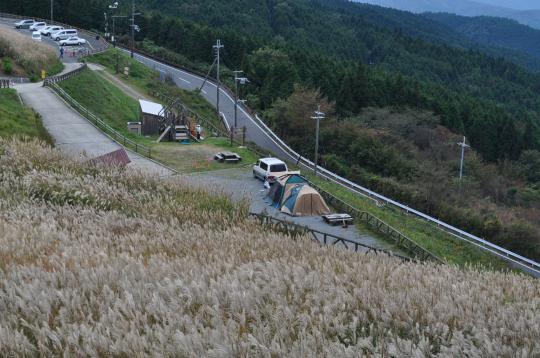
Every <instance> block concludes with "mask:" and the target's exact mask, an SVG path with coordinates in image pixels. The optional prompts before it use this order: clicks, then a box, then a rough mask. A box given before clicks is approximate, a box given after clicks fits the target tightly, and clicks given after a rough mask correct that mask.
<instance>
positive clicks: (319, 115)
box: [311, 105, 325, 176]
mask: <svg viewBox="0 0 540 358" xmlns="http://www.w3.org/2000/svg"><path fill="white" fill-rule="evenodd" d="M324 118H325V114H324V113H323V112H321V106H320V105H319V106H317V110H316V111H315V115H314V116H313V117H311V119H315V120H316V121H317V122H316V127H315V161H314V164H315V176H317V167H318V165H317V162H318V160H319V128H320V122H321V119H324Z"/></svg>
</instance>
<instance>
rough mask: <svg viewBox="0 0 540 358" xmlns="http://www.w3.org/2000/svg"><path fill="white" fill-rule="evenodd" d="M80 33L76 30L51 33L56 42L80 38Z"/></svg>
mask: <svg viewBox="0 0 540 358" xmlns="http://www.w3.org/2000/svg"><path fill="white" fill-rule="evenodd" d="M78 36H79V33H78V32H77V30H75V29H64V30H59V31H55V32H53V33H51V38H52V39H53V40H54V41H60V40H67V39H69V38H70V37H78Z"/></svg>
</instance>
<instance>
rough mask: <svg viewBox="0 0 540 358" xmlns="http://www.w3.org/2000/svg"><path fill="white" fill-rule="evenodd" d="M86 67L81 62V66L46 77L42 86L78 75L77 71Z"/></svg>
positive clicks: (79, 71)
mask: <svg viewBox="0 0 540 358" xmlns="http://www.w3.org/2000/svg"><path fill="white" fill-rule="evenodd" d="M86 68H87V66H86V64H83V65H82V66H80V67H78V68H77V69H75V70H73V71H69V72H66V73H64V74H61V75H56V76H50V77H47V78H45V80H44V81H43V87H46V86H49V85H50V84H52V83H58V82H61V81H64V80H67V79H68V78H71V77H73V76H75V75H78V74H79V73H81V72H82V71H84V70H85V69H86Z"/></svg>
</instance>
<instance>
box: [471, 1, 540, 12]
mask: <svg viewBox="0 0 540 358" xmlns="http://www.w3.org/2000/svg"><path fill="white" fill-rule="evenodd" d="M473 1H476V2H482V3H485V4H490V5H495V6H503V7H507V8H511V9H520V10H529V9H540V0H473Z"/></svg>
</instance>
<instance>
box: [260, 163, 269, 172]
mask: <svg viewBox="0 0 540 358" xmlns="http://www.w3.org/2000/svg"><path fill="white" fill-rule="evenodd" d="M261 169H262V170H266V169H268V165H267V164H266V163H264V162H261Z"/></svg>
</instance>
